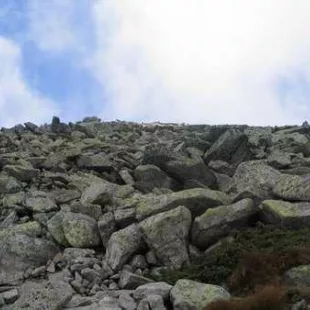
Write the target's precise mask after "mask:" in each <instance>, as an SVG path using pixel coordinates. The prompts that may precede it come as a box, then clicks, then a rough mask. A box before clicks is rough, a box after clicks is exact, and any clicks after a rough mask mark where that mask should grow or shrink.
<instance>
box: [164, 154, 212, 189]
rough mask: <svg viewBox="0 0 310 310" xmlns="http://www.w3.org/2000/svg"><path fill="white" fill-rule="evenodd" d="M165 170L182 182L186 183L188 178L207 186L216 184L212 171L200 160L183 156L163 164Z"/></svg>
mask: <svg viewBox="0 0 310 310" xmlns="http://www.w3.org/2000/svg"><path fill="white" fill-rule="evenodd" d="M165 171H166V172H167V173H168V174H169V175H170V176H172V177H173V178H174V179H176V180H178V181H179V182H181V183H182V184H188V181H189V180H191V181H195V182H198V183H199V184H202V186H207V187H211V186H214V185H215V184H216V177H215V175H214V173H213V172H212V171H211V170H210V169H209V168H208V167H207V166H206V165H205V164H204V163H203V161H201V160H196V159H190V158H184V159H183V160H174V161H169V162H167V164H166V165H165Z"/></svg>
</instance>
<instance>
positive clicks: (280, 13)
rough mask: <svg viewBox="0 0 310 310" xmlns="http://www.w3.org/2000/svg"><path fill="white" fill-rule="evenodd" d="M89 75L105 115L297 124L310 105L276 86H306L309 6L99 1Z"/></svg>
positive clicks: (267, 0) (301, 1)
mask: <svg viewBox="0 0 310 310" xmlns="http://www.w3.org/2000/svg"><path fill="white" fill-rule="evenodd" d="M93 18H94V20H95V25H96V38H97V49H96V51H95V52H94V55H93V56H92V60H93V62H92V70H93V72H94V74H95V75H96V77H97V78H98V80H99V81H101V83H102V85H103V86H104V87H105V88H106V89H107V91H108V93H109V106H107V107H105V108H104V109H103V112H102V117H103V118H106V117H107V115H108V116H109V118H111V119H115V118H119V119H136V120H161V121H179V122H189V123H201V122H204V123H212V124H217V123H247V124H257V125H267V124H268V125H269V124H289V123H290V124H291V123H300V122H302V121H303V120H304V119H306V118H307V117H309V115H310V102H307V98H306V97H305V96H304V94H302V93H300V92H299V91H297V90H296V89H293V90H292V91H291V92H290V93H289V95H288V96H287V97H286V98H285V99H280V96H279V92H278V89H277V87H276V82H277V80H278V79H281V78H286V79H288V80H292V81H294V78H295V76H296V74H303V75H304V77H305V79H306V81H307V82H310V27H309V20H310V2H309V1H308V0H297V1H296V0H282V1H278V0H259V1H248V0H219V1H213V0H192V1H187V0H169V1H167V0H156V1H154V0H135V1H132V0H96V1H94V4H93Z"/></svg>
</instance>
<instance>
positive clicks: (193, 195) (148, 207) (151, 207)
mask: <svg viewBox="0 0 310 310" xmlns="http://www.w3.org/2000/svg"><path fill="white" fill-rule="evenodd" d="M229 200H230V198H229V196H228V195H226V194H225V193H223V192H220V191H214V190H210V189H202V188H194V189H187V190H183V191H180V192H176V193H171V194H164V195H160V196H155V197H150V198H146V199H145V200H142V201H141V202H139V203H138V204H137V207H136V219H137V220H138V221H141V220H143V219H145V218H147V217H149V216H152V215H154V214H158V213H160V212H164V211H169V210H172V209H174V208H176V207H178V206H180V205H182V206H185V207H186V208H187V209H189V210H190V211H191V213H192V216H193V217H196V216H199V215H201V214H202V213H204V212H205V211H206V210H207V209H209V208H212V207H216V206H219V205H226V204H227V203H228V202H229Z"/></svg>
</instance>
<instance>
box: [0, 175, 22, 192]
mask: <svg viewBox="0 0 310 310" xmlns="http://www.w3.org/2000/svg"><path fill="white" fill-rule="evenodd" d="M21 189H22V184H21V183H20V182H19V181H18V180H17V179H16V178H14V177H12V176H7V175H1V176H0V194H13V193H17V192H19V191H20V190H21Z"/></svg>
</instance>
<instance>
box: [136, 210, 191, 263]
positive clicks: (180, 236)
mask: <svg viewBox="0 0 310 310" xmlns="http://www.w3.org/2000/svg"><path fill="white" fill-rule="evenodd" d="M191 221H192V217H191V213H190V211H189V210H188V209H187V208H185V207H184V206H180V207H177V208H175V209H173V210H171V211H167V212H162V213H159V214H157V215H154V216H152V217H149V218H147V219H145V220H144V221H142V222H140V223H139V228H140V229H141V231H142V233H143V238H144V240H145V241H146V243H147V244H148V246H149V248H150V249H152V250H153V251H154V253H155V255H156V257H158V259H159V260H161V261H162V262H163V263H164V264H165V265H166V266H168V267H171V268H173V269H179V268H181V267H182V265H183V264H188V263H189V256H188V241H187V240H188V234H189V228H190V225H191Z"/></svg>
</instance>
